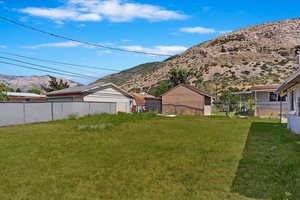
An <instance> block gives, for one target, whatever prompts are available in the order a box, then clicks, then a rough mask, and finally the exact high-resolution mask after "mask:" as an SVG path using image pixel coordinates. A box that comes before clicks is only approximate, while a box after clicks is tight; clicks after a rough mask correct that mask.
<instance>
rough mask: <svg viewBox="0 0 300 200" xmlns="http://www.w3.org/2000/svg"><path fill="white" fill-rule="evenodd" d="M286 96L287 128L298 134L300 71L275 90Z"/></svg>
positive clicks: (299, 129) (299, 132)
mask: <svg viewBox="0 0 300 200" xmlns="http://www.w3.org/2000/svg"><path fill="white" fill-rule="evenodd" d="M277 93H279V94H280V95H287V97H288V128H289V129H290V130H291V131H293V132H295V133H298V134H300V71H298V72H296V73H295V74H293V75H292V76H291V77H290V78H288V80H287V81H286V82H285V83H283V84H282V85H281V86H280V87H279V88H278V90H277Z"/></svg>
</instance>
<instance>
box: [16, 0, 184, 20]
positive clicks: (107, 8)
mask: <svg viewBox="0 0 300 200" xmlns="http://www.w3.org/2000/svg"><path fill="white" fill-rule="evenodd" d="M20 11H21V12H23V13H27V14H30V15H33V16H40V17H45V18H48V19H52V20H70V21H101V20H102V19H104V18H105V19H108V20H110V21H112V22H128V21H132V20H134V19H147V20H151V21H163V20H171V19H177V20H180V19H185V18H187V16H186V15H184V14H181V13H179V12H176V11H171V10H166V9H164V8H161V7H158V6H153V5H149V4H139V3H128V2H126V1H125V0H68V2H67V3H66V4H65V5H63V6H61V7H57V8H36V7H28V8H24V9H21V10H20Z"/></svg>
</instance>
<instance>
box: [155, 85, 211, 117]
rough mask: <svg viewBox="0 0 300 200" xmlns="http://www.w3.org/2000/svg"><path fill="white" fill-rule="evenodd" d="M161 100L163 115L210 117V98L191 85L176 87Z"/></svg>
mask: <svg viewBox="0 0 300 200" xmlns="http://www.w3.org/2000/svg"><path fill="white" fill-rule="evenodd" d="M161 98H162V113H163V114H168V115H170V114H175V115H176V114H181V115H211V104H212V96H211V95H210V94H209V93H207V92H205V91H202V90H200V89H198V88H195V87H193V86H191V85H187V84H181V85H178V86H177V87H175V88H173V89H171V90H169V91H168V92H166V93H165V94H163V95H162V96H161Z"/></svg>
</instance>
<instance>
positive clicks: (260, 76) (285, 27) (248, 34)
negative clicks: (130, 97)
mask: <svg viewBox="0 0 300 200" xmlns="http://www.w3.org/2000/svg"><path fill="white" fill-rule="evenodd" d="M298 45H300V18H297V19H290V20H283V21H277V22H271V23H265V24H261V25H255V26H251V27H247V28H243V29H240V30H237V31H234V32H231V33H228V34H225V35H222V36H220V37H218V38H215V39H213V40H210V41H206V42H203V43H201V44H199V45H196V46H193V47H191V48H190V49H188V50H187V51H185V52H184V53H183V54H181V55H178V56H174V57H170V58H168V59H167V60H165V61H163V62H155V63H147V64H143V65H140V66H137V67H134V68H131V69H129V70H126V71H123V72H120V73H118V74H113V75H110V76H106V77H104V78H102V79H100V80H98V81H112V82H114V83H116V84H118V85H120V86H121V87H123V88H124V89H127V90H147V89H148V88H151V87H154V86H155V85H156V84H157V83H158V82H160V81H163V80H166V79H167V73H168V71H169V70H170V69H171V68H173V67H175V68H183V69H187V70H189V71H193V72H198V73H199V74H201V75H202V76H203V78H204V86H205V87H206V88H207V89H210V90H213V89H214V88H216V87H221V88H227V87H248V86H251V85H257V84H273V83H280V82H282V81H284V80H285V79H286V78H287V77H288V76H289V75H290V74H291V73H293V72H294V71H296V70H297V69H298V66H297V64H296V60H297V59H296V56H295V50H296V49H300V46H298ZM194 79H195V77H192V78H191V79H190V82H192V81H193V80H194Z"/></svg>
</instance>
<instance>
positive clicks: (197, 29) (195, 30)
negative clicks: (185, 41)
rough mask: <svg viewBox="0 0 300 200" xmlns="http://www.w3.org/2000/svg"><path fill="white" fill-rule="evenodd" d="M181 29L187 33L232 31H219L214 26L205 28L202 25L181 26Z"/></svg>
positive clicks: (224, 31) (223, 31)
mask: <svg viewBox="0 0 300 200" xmlns="http://www.w3.org/2000/svg"><path fill="white" fill-rule="evenodd" d="M180 31H181V32H185V33H196V34H212V33H219V34H226V33H230V32H231V31H229V30H228V31H226V30H222V31H218V30H216V29H213V28H204V27H200V26H196V27H186V28H181V29H180Z"/></svg>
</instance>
